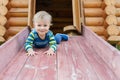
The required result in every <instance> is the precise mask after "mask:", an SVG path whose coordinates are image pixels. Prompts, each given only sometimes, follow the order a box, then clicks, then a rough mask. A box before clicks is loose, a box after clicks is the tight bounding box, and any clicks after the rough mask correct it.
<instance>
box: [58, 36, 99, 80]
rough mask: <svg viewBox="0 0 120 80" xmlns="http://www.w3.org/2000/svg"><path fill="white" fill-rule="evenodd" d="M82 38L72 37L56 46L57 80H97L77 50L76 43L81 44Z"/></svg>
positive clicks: (79, 50)
mask: <svg viewBox="0 0 120 80" xmlns="http://www.w3.org/2000/svg"><path fill="white" fill-rule="evenodd" d="M82 38H83V37H80V38H79V39H78V38H76V37H72V38H70V39H69V41H67V42H63V43H61V44H60V45H59V46H58V47H59V48H58V52H57V58H58V80H99V78H98V77H97V75H96V73H95V72H94V71H93V70H92V67H91V65H90V64H89V63H88V61H87V59H86V57H85V56H84V54H83V52H82V50H81V49H80V48H79V45H78V42H80V41H81V42H82V41H83V40H82ZM76 39H78V40H77V41H76ZM73 43H74V44H73ZM80 45H81V44H80ZM73 46H75V48H73ZM82 46H84V45H82Z"/></svg>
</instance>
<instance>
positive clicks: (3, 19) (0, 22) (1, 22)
mask: <svg viewBox="0 0 120 80" xmlns="http://www.w3.org/2000/svg"><path fill="white" fill-rule="evenodd" d="M6 22H7V18H6V17H5V16H3V15H0V25H5V23H6Z"/></svg>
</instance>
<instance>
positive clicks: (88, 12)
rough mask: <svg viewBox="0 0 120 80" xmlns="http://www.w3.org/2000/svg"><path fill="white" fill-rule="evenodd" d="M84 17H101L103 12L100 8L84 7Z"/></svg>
mask: <svg viewBox="0 0 120 80" xmlns="http://www.w3.org/2000/svg"><path fill="white" fill-rule="evenodd" d="M84 10H85V17H103V16H104V15H105V12H104V11H103V9H101V8H85V9H84Z"/></svg>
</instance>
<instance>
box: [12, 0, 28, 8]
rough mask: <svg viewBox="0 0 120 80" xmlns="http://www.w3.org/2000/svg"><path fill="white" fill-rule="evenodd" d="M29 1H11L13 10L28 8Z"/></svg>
mask: <svg viewBox="0 0 120 80" xmlns="http://www.w3.org/2000/svg"><path fill="white" fill-rule="evenodd" d="M28 2H29V0H24V1H21V0H11V1H10V5H11V7H12V8H27V7H28Z"/></svg>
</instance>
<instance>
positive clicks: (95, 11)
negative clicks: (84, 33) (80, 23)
mask: <svg viewBox="0 0 120 80" xmlns="http://www.w3.org/2000/svg"><path fill="white" fill-rule="evenodd" d="M83 1H84V15H85V25H86V26H87V27H89V28H90V29H91V30H92V31H93V32H95V33H96V34H97V35H99V36H100V37H102V38H103V39H104V40H106V41H109V42H110V43H112V44H116V43H117V42H119V41H120V28H119V26H120V24H119V23H120V19H119V17H120V13H119V12H120V9H119V8H120V0H83Z"/></svg>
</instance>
